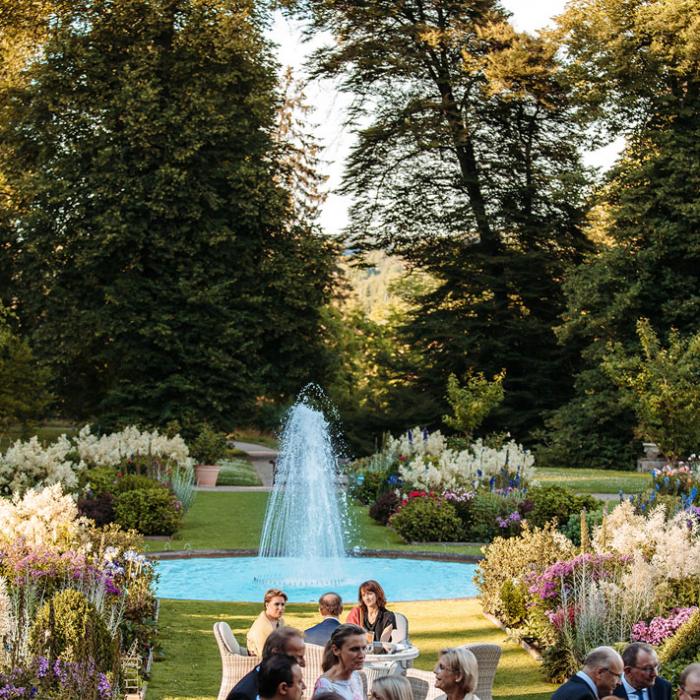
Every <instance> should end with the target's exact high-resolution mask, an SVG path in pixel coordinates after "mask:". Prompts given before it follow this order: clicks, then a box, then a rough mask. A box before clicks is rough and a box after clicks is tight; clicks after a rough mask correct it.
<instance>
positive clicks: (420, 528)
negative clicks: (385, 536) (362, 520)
mask: <svg viewBox="0 0 700 700" xmlns="http://www.w3.org/2000/svg"><path fill="white" fill-rule="evenodd" d="M389 522H390V524H391V526H392V527H393V528H394V529H395V530H396V532H397V533H398V534H399V535H400V536H401V538H402V539H403V540H404V541H406V542H456V541H459V540H460V539H461V538H462V536H463V533H462V523H461V521H460V519H459V518H458V517H457V513H456V511H455V507H454V506H453V505H452V504H451V503H449V502H448V501H445V500H444V499H441V498H434V497H431V496H424V497H422V498H412V499H411V500H409V501H408V503H406V505H404V506H402V508H401V510H399V511H398V513H395V514H394V515H393V516H392V518H391V520H390V521H389Z"/></svg>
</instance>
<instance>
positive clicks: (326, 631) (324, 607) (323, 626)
mask: <svg viewBox="0 0 700 700" xmlns="http://www.w3.org/2000/svg"><path fill="white" fill-rule="evenodd" d="M318 610H319V612H320V613H321V617H322V618H323V620H322V621H321V622H319V623H318V624H317V625H314V626H313V627H309V629H307V630H305V631H304V641H305V642H306V643H307V644H318V645H319V646H325V645H326V642H327V641H328V640H329V639H330V638H331V635H332V634H333V631H334V630H335V628H336V627H337V626H338V625H339V624H340V616H341V615H342V614H343V601H342V600H341V598H340V596H339V595H338V594H337V593H324V594H323V595H322V596H321V597H320V598H319V599H318Z"/></svg>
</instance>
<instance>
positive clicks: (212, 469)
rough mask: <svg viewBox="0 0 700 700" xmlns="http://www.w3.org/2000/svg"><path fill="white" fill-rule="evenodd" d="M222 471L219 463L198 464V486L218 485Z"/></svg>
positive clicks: (195, 469)
mask: <svg viewBox="0 0 700 700" xmlns="http://www.w3.org/2000/svg"><path fill="white" fill-rule="evenodd" d="M220 471H221V467H220V466H219V465H218V464H197V465H196V466H195V468H194V476H195V479H196V481H197V486H216V480H217V479H218V478H219V472H220Z"/></svg>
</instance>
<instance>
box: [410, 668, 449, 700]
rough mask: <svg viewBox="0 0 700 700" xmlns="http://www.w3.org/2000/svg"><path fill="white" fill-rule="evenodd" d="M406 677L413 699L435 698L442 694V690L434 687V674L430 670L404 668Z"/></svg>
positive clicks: (432, 699) (431, 699)
mask: <svg viewBox="0 0 700 700" xmlns="http://www.w3.org/2000/svg"><path fill="white" fill-rule="evenodd" d="M406 678H408V682H409V683H410V684H411V690H413V700H435V698H437V697H439V696H440V695H444V693H443V692H442V690H440V689H439V688H436V687H435V674H434V673H431V672H430V671H421V670H420V669H417V668H409V669H406Z"/></svg>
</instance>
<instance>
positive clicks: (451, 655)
mask: <svg viewBox="0 0 700 700" xmlns="http://www.w3.org/2000/svg"><path fill="white" fill-rule="evenodd" d="M433 672H434V673H435V687H436V688H439V689H440V690H442V691H443V692H444V693H445V694H444V695H440V696H438V697H437V698H436V700H479V698H478V697H477V696H476V695H474V691H475V690H476V684H477V682H478V680H479V667H478V665H477V662H476V656H474V654H472V652H471V651H469V649H465V648H464V647H459V648H457V649H443V650H442V651H441V652H440V658H439V659H438V662H437V664H436V665H435V669H434V670H433Z"/></svg>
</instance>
